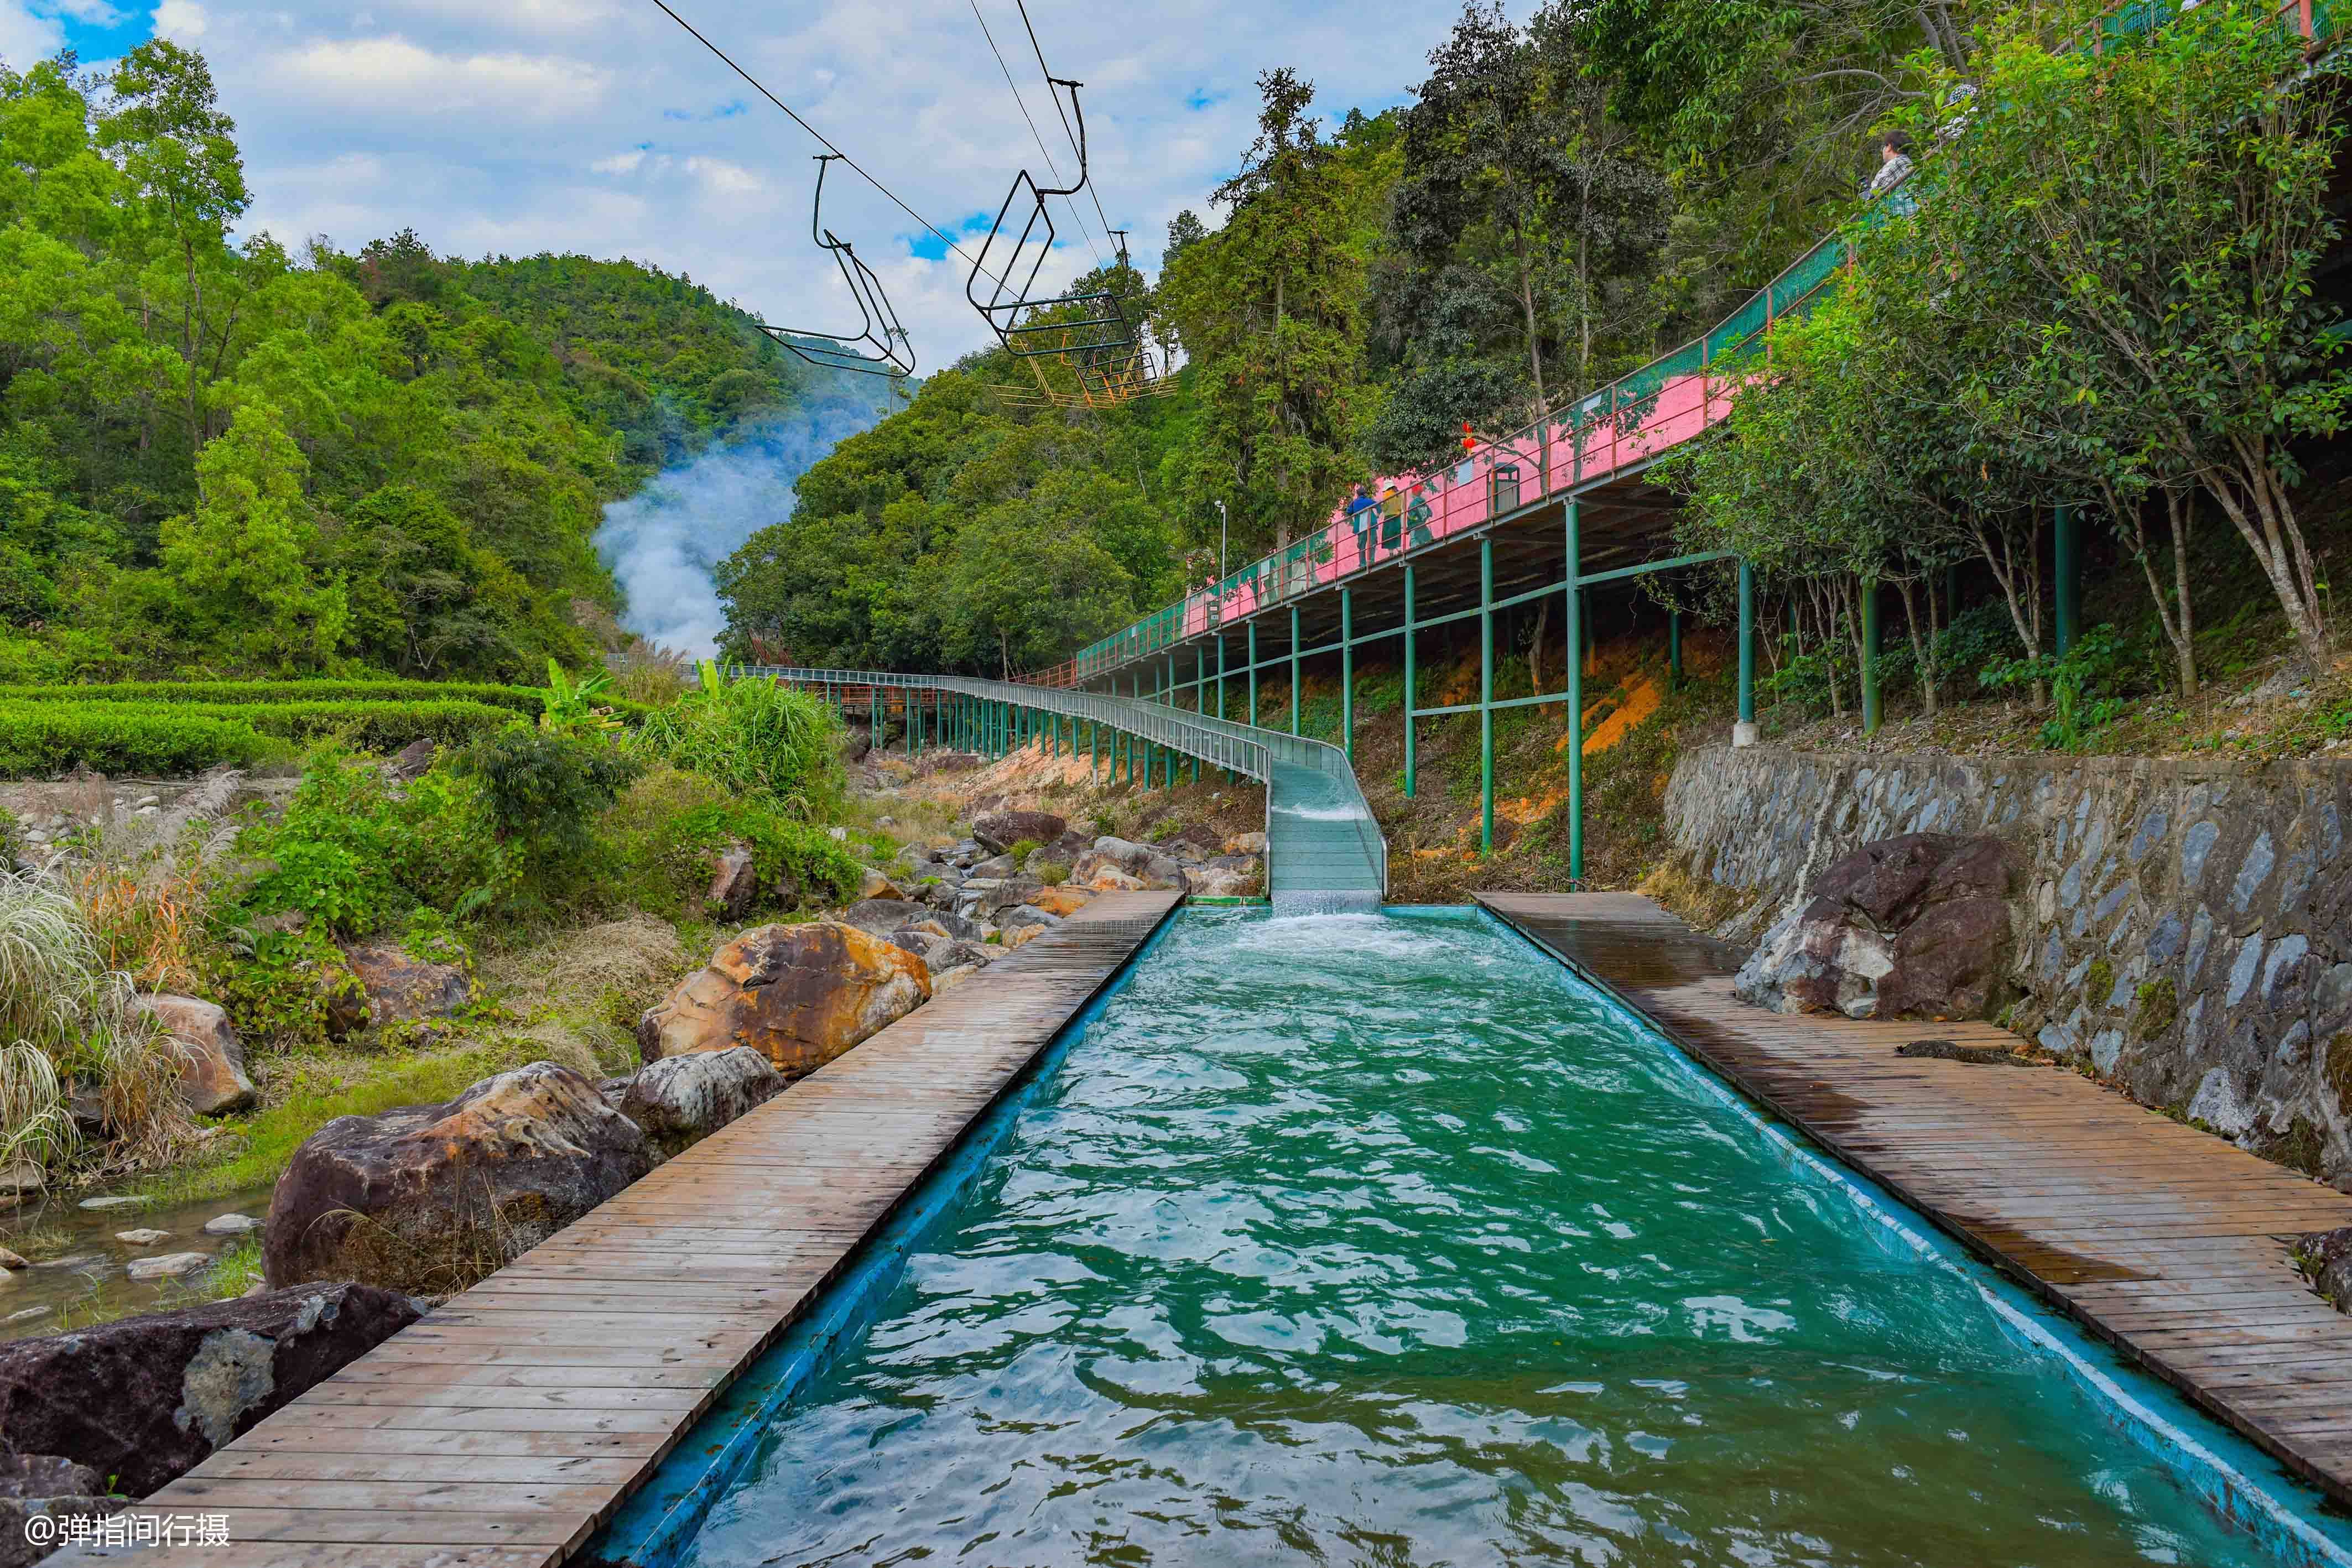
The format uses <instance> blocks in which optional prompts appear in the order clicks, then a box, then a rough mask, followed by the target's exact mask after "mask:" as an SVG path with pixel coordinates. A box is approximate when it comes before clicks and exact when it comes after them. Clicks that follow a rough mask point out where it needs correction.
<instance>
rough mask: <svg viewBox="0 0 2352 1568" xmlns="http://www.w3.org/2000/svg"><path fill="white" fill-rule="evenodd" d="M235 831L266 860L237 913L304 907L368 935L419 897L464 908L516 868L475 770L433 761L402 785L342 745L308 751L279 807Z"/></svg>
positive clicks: (256, 917) (451, 909)
mask: <svg viewBox="0 0 2352 1568" xmlns="http://www.w3.org/2000/svg"><path fill="white" fill-rule="evenodd" d="M518 728H520V727H518ZM520 733H522V734H525V735H528V734H530V733H532V732H530V731H529V730H527V729H525V730H520ZM239 843H240V846H241V847H242V848H243V849H245V850H246V851H247V852H248V853H250V854H253V855H255V856H257V857H259V858H260V859H261V860H262V861H263V862H265V869H264V870H263V871H262V872H261V873H260V874H259V875H258V876H257V877H256V878H255V879H254V880H253V882H252V883H251V884H250V885H249V886H247V888H246V889H245V890H244V891H243V892H242V893H241V894H239V895H237V897H236V899H235V900H234V901H233V902H234V904H235V905H236V911H237V913H236V914H235V915H232V916H231V920H232V924H235V923H236V922H237V921H238V920H239V919H240V918H241V919H242V921H243V922H244V923H245V924H247V925H257V924H258V922H259V921H260V920H262V919H265V918H267V917H268V916H271V915H285V914H289V913H295V912H299V913H300V914H302V915H304V916H306V917H307V918H309V919H310V920H313V921H317V922H320V923H322V924H323V925H326V926H327V927H329V928H330V929H331V930H333V931H334V932H336V933H338V934H341V935H343V936H365V935H367V934H369V933H371V932H373V931H374V930H376V929H377V928H378V927H379V926H381V925H383V924H384V923H385V922H386V921H389V920H394V919H399V918H403V917H404V916H406V915H408V914H409V913H410V912H411V911H412V910H413V909H415V908H416V907H417V906H419V905H422V906H424V907H426V908H432V909H438V910H441V911H443V912H445V913H451V914H456V915H460V916H463V915H469V914H471V913H473V912H474V911H475V910H477V909H479V908H481V907H483V906H484V905H486V904H488V903H490V902H491V901H492V900H493V899H494V898H495V897H497V896H498V895H499V894H501V893H502V892H504V891H505V890H506V889H507V888H509V886H510V885H511V884H512V883H514V882H515V881H516V880H517V879H518V877H519V876H520V874H521V867H520V857H519V855H518V854H517V853H514V852H508V851H507V850H506V849H504V848H503V847H502V846H501V845H499V843H498V842H497V841H496V836H495V834H494V832H493V831H492V829H491V826H490V823H489V821H488V814H487V810H486V807H485V805H484V802H483V800H482V796H481V790H480V789H479V787H478V785H477V784H476V783H475V782H473V781H472V780H470V779H464V778H460V777H458V776H457V775H456V774H454V773H453V772H452V771H451V770H449V769H446V768H435V769H434V770H432V771H431V772H429V773H427V774H425V776H424V777H423V778H421V779H416V780H415V781H414V782H412V783H411V784H410V785H409V786H408V788H407V789H406V790H405V791H402V792H395V791H394V789H393V788H392V786H391V785H390V783H389V782H388V781H387V780H386V779H385V778H384V776H383V772H382V771H381V770H380V769H379V768H377V767H376V766H375V765H374V763H373V762H372V761H371V760H370V759H368V758H364V757H362V756H360V755H358V754H356V753H354V752H352V751H350V750H348V749H345V748H342V747H328V748H325V749H322V750H320V751H317V752H314V753H312V755H311V757H310V763H309V766H308V767H307V768H305V770H304V772H303V775H302V782H301V783H300V784H299V786H298V787H297V788H296V789H295V791H294V796H293V799H292V800H289V801H288V802H287V805H286V810H285V813H284V815H283V816H281V817H280V818H279V819H278V821H274V822H264V823H260V824H257V825H256V826H254V827H251V828H247V830H246V831H245V834H244V836H243V838H242V839H241V840H240V841H239ZM241 945H243V946H250V945H251V942H250V938H247V939H246V941H245V942H244V943H243V944H241Z"/></svg>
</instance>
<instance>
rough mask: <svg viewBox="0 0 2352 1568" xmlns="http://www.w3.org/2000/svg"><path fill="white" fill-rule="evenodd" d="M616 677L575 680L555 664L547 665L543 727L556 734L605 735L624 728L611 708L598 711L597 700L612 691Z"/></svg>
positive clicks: (602, 673)
mask: <svg viewBox="0 0 2352 1568" xmlns="http://www.w3.org/2000/svg"><path fill="white" fill-rule="evenodd" d="M612 686H613V677H612V676H611V674H607V673H606V672H605V671H603V670H598V671H596V672H594V673H593V674H586V675H583V676H581V677H580V678H579V679H578V680H576V681H575V680H573V679H572V677H570V676H569V675H567V674H564V673H563V666H562V665H561V664H557V663H556V662H555V661H554V660H552V659H550V660H548V661H547V690H546V691H545V692H544V693H542V694H541V696H540V703H541V706H542V707H543V708H544V710H545V711H544V712H542V713H541V715H540V716H539V727H540V728H541V729H543V730H547V731H549V732H550V733H551V734H553V733H565V734H604V733H610V732H612V731H614V730H617V729H619V728H620V727H621V721H620V720H619V719H617V718H614V716H613V710H612V709H611V708H609V707H598V706H596V699H597V698H598V697H601V696H604V695H607V694H608V693H610V691H611V690H612Z"/></svg>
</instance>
